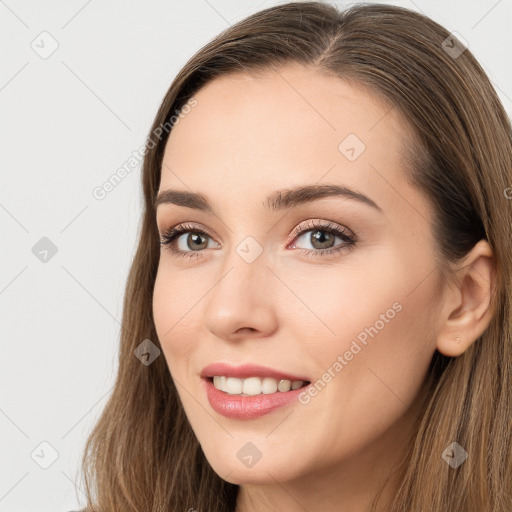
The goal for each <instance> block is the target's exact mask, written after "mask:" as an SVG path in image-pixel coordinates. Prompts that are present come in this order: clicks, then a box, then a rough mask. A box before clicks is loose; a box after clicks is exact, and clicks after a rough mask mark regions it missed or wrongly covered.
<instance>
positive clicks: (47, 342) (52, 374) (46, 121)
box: [0, 0, 512, 512]
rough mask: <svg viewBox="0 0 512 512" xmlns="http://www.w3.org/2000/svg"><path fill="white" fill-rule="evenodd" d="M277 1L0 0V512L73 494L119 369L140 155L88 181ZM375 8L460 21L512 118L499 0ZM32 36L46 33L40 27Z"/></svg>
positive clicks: (122, 158) (44, 507) (124, 153)
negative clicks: (201, 64) (120, 173)
mask: <svg viewBox="0 0 512 512" xmlns="http://www.w3.org/2000/svg"><path fill="white" fill-rule="evenodd" d="M277 3H283V2H275V1H264V2H262V1H258V0H254V1H250V0H244V1H235V0H194V1H188V2H186V3H185V2H183V3H178V2H171V1H168V2H163V1H157V0H151V1H142V0H136V1H130V2H126V1H125V2H121V1H114V0H106V1H105V0H103V1H99V0H89V1H87V0H72V1H70V0H68V1H64V0H61V1H57V0H53V1H46V2H36V1H35V0H32V1H25V2H22V1H19V0H5V1H0V16H1V28H0V38H1V42H2V45H1V51H2V54H1V62H2V66H1V70H0V100H1V107H2V110H1V124H0V126H1V130H2V133H1V141H2V144H1V168H0V169H1V173H2V186H1V188H0V221H1V226H2V236H3V243H2V250H1V254H2V258H1V265H0V303H1V308H2V322H1V324H0V325H1V335H2V338H1V342H2V354H1V357H0V365H1V368H0V376H1V387H0V389H1V403H0V431H1V433H2V436H1V440H2V443H1V447H2V448H1V450H2V451H1V455H0V460H1V465H2V466H1V473H0V511H9V512H25V511H36V510H37V511H38V512H67V511H69V510H77V509H78V508H79V507H81V506H83V505H84V504H85V500H84V496H83V493H82V490H81V489H80V488H79V487H78V486H77V485H76V483H78V482H79V479H78V471H79V462H80V458H81V455H82V449H83V444H84V441H85V438H86V436H87V434H88V433H89V431H90V429H91V428H92V426H93V424H94V423H95V421H96V420H97V418H98V417H99V414H100V412H101V409H102V407H103V405H104V404H105V402H106V399H107V396H108V395H109V393H110V391H111V389H112V385H113V382H114V376H115V372H116V370H117V346H118V341H119V331H120V329H119V321H120V319H121V314H122V310H121V307H122V299H123V294H124V285H125V280H126V277H127V272H128V269H129V264H130V261H131V258H132V255H133V253H134V249H135V242H136V235H137V230H138V222H139V216H140V213H141V204H142V195H141V189H140V165H139V166H138V167H137V168H136V169H134V170H133V171H132V172H131V173H130V174H129V175H128V176H127V177H126V178H125V179H124V180H123V181H122V182H121V183H120V184H119V185H118V186H117V187H116V188H115V189H114V190H113V191H111V192H110V193H108V194H107V196H106V197H105V198H104V199H103V200H101V201H100V200H97V199H95V198H94V197H93V195H92V190H93V189H94V188H95V187H97V186H101V185H102V184H103V183H104V182H105V181H106V180H107V179H108V178H109V176H110V175H111V174H112V173H114V172H115V171H116V170H117V169H118V168H119V167H120V166H121V165H123V163H124V162H126V161H127V159H128V158H129V157H130V156H131V155H132V153H133V152H134V151H136V150H138V149H139V148H140V147H141V145H142V144H144V141H145V138H146V136H147V135H148V132H149V129H150V125H151V123H152V120H153V117H154V116H155V114H156V111H157V108H158V106H159V104H160V101H161V100H162V98H163V96H164V94H165V92H166V90H167V88H168V86H169V85H170V83H171V81H172V79H173V77H174V76H175V74H176V73H177V72H178V70H179V69H180V68H181V67H182V66H183V65H184V64H185V62H186V61H187V60H188V59H189V57H190V56H191V55H192V54H193V53H194V52H195V51H196V50H198V49H199V48H200V47H201V46H203V45H204V44H205V43H207V42H208V41H209V40H210V39H211V38H212V37H214V36H215V35H216V34H217V33H219V32H220V31H221V30H223V29H224V28H227V27H228V25H230V24H233V23H234V22H236V21H238V20H240V19H241V18H244V17H246V16H247V15H249V14H251V13H252V12H254V11H256V10H259V9H261V8H264V7H268V6H271V5H275V4H277ZM383 3H390V4H394V5H401V6H404V7H408V8H411V9H415V10H420V11H423V12H424V13H425V14H426V15H428V16H430V17H432V18H433V19H434V20H436V21H438V22H440V23H441V24H443V25H444V26H445V27H446V28H447V29H449V30H450V31H455V32H458V33H459V34H460V35H461V36H462V37H463V38H464V39H465V40H466V41H467V42H468V43H469V48H470V50H471V51H472V52H473V53H474V54H475V56H476V57H477V58H478V59H479V61H480V63H481V64H482V65H483V67H484V69H485V70H486V71H487V73H488V74H489V77H490V78H491V80H492V81H493V83H494V84H495V87H496V89H497V91H498V93H499V95H500V97H501V99H502V101H503V103H504V105H505V108H506V110H507V112H508V113H509V115H510V113H511V112H512V99H511V98H512V71H511V69H512V68H511V66H510V62H511V59H510V50H511V49H512V0H499V1H497V0H490V1H476V0H474V1H472V2H467V1H457V2H447V1H445V0H443V1H440V0H436V1H421V0H415V1H414V2H413V1H410V0H408V1H403V2H383ZM338 5H348V4H347V3H341V2H338ZM45 31H46V32H48V33H49V34H50V35H51V36H47V35H43V36H40V34H41V33H42V32H45ZM41 38H46V39H44V42H41ZM52 38H53V39H54V40H55V41H56V42H57V43H58V48H57V50H56V51H55V52H54V53H53V54H52V55H51V56H49V57H48V58H46V59H43V58H41V57H40V56H39V54H38V53H36V51H34V50H33V49H32V47H31V45H35V46H36V47H37V45H39V48H40V50H39V51H42V47H43V45H44V48H46V50H48V49H49V48H51V44H52ZM33 41H34V43H33ZM57 43H54V44H57ZM511 185H512V184H511ZM42 237H47V238H49V239H50V240H51V241H52V242H53V244H55V246H56V247H57V253H56V254H55V255H54V256H53V257H51V258H50V259H49V260H48V261H47V262H42V261H40V260H39V259H38V258H37V257H36V256H35V255H34V254H33V252H32V248H33V246H34V245H35V244H36V243H37V242H38V241H39V240H40V239H41V238H42ZM42 442H46V443H49V444H50V445H51V446H52V447H53V449H54V450H56V452H57V453H58V457H57V458H56V460H55V461H54V462H53V463H52V464H51V465H50V466H49V467H48V468H47V469H43V468H41V467H40V465H38V463H36V461H38V462H39V464H45V463H46V464H49V463H50V462H52V458H51V454H52V449H51V448H49V447H48V445H46V444H44V445H40V443H42Z"/></svg>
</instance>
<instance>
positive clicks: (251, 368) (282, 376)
mask: <svg viewBox="0 0 512 512" xmlns="http://www.w3.org/2000/svg"><path fill="white" fill-rule="evenodd" d="M215 375H219V376H223V375H225V376H226V377H236V378H238V379H245V378H247V377H272V378H274V379H276V380H290V381H294V380H303V381H307V382H308V381H309V379H307V378H306V377H302V376H297V375H292V374H290V373H286V372H283V371H281V370H275V369H273V368H268V367H266V366H260V365H257V364H249V363H247V364H242V365H240V366H232V365H230V364H227V363H213V364H209V365H208V366H205V367H204V368H203V369H202V371H201V377H203V378H208V377H214V376H215Z"/></svg>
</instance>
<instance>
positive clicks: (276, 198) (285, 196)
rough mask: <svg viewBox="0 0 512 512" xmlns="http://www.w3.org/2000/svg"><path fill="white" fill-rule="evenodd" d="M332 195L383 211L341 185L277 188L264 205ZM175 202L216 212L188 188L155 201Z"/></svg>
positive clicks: (275, 206)
mask: <svg viewBox="0 0 512 512" xmlns="http://www.w3.org/2000/svg"><path fill="white" fill-rule="evenodd" d="M331 196H342V197H345V198H348V199H353V200H356V201H359V202H361V203H363V204H366V205H368V206H371V207H372V208H375V209H376V210H378V211H379V212H381V213H382V208H381V207H380V206H379V205H378V204H377V203H375V201H373V200H372V199H370V198H369V197H367V196H365V195H364V194H362V193H360V192H356V191H355V190H352V189H351V188H348V187H345V186H340V185H304V186H299V187H295V188H291V189H283V190H276V191H275V192H272V194H270V195H269V196H268V197H267V198H266V200H265V201H263V207H264V208H266V209H267V210H269V211H278V210H285V209H289V208H292V207H294V206H297V205H300V204H304V203H309V202H311V201H314V200H316V199H321V198H324V197H331ZM169 203H172V204H175V205H178V206H185V207H187V208H194V209H196V210H201V211H205V212H208V213H212V214H213V213H215V210H214V208H213V206H212V204H211V203H210V202H209V200H208V198H207V197H206V196H205V195H203V194H199V193H196V192H188V191H186V190H171V189H169V190H164V191H163V192H160V193H159V194H158V195H157V196H156V197H155V200H154V202H153V206H154V208H155V209H156V208H157V206H158V205H160V204H169Z"/></svg>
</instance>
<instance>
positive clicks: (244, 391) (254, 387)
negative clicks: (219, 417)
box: [213, 375, 306, 396]
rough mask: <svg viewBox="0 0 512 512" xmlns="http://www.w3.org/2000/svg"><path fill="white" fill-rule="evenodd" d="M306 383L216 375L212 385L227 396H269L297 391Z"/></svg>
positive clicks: (301, 381) (269, 378)
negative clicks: (277, 392) (278, 392)
mask: <svg viewBox="0 0 512 512" xmlns="http://www.w3.org/2000/svg"><path fill="white" fill-rule="evenodd" d="M305 383H306V381H303V380H294V381H289V380H285V379H281V380H279V381H277V379H273V378H272V377H265V378H263V379H261V378H260V377H248V378H247V379H237V378H236V377H225V376H224V375H216V376H215V377H213V385H214V386H215V387H216V388H217V389H219V390H220V391H224V392H225V393H228V394H229V395H242V396H254V395H260V394H261V393H263V394H265V395H269V394H271V393H275V392H276V391H277V390H279V391H280V392H282V393H286V392H287V391H290V389H299V388H301V387H302V386H304V384H305Z"/></svg>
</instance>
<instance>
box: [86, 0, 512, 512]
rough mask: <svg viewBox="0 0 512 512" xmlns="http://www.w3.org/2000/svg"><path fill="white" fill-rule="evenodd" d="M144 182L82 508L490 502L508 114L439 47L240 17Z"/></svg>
mask: <svg viewBox="0 0 512 512" xmlns="http://www.w3.org/2000/svg"><path fill="white" fill-rule="evenodd" d="M142 182H143V190H144V200H145V210H144V214H143V219H142V229H141V232H140V238H139V245H138V250H137V253H136V256H135V259H134V261H133V264H132V268H131V272H130V275H129V279H128V283H127V288H126V294H125V303H124V315H123V329H122V338H121V349H120V359H119V362H120V365H119V373H118V376H117V381H116V385H115V389H114V391H113V394H112V396H111V398H110V400H109V403H108V404H107V406H106V407H105V410H104V411H103V414H102V417H101V418H100V420H99V422H98V424H97V425H96V427H95V429H94V431H93V432H92V434H91V436H90V438H89V440H88V443H87V446H86V451H85V454H84V460H83V465H84V467H83V469H84V475H85V483H86V489H87V495H88V506H87V510H90V511H92V510H97V511H109V512H114V511H128V510H133V511H140V512H142V511H144V512H147V511H157V510H158V511H163V510H169V511H171V510H172V511H175V510H176V511H183V510H189V511H192V510H197V511H203V510H208V511H235V510H236V511H238V512H251V511H256V510H258V511H267V510H269V511H270V510H287V511H288V510H289V511H294V510H308V511H310V512H313V511H315V510H344V511H347V510H350V511H353V512H363V511H364V512H366V511H370V510H380V511H386V512H389V511H393V512H399V511H400V512H405V511H407V512H410V511H412V510H414V511H416V512H426V511H436V512H441V511H452V510H463V511H465V512H469V511H475V512H477V511H478V512H483V511H486V512H487V511H489V512H490V511H493V512H505V511H507V512H509V511H510V510H512V499H511V491H512V478H511V474H510V471H509V468H510V466H511V463H512V460H511V459H512V457H511V437H510V431H511V429H510V426H511V420H510V418H511V391H512V388H511V380H510V377H511V371H512V367H511V330H510V328H511V317H510V315H511V310H510V304H511V287H510V284H511V268H512V265H511V260H510V251H509V248H510V246H511V244H512V237H511V232H510V221H511V219H512V215H511V209H510V208H511V203H510V201H509V200H508V196H509V195H510V194H508V193H507V191H509V190H510V188H509V187H510V186H511V183H512V136H511V126H510V122H509V120H508V118H507V116H506V114H505V112H504V109H503V107H502V105H501V104H500V101H499V99H498V97H497V95H496V93H495V91H494V90H493V88H492V86H491V84H490V82H489V80H488V78H487V77H486V75H485V73H484V72H483V71H482V69H481V67H480V66H479V65H478V63H477V62H476V60H475V58H474V57H473V56H472V54H471V52H470V51H469V50H468V49H467V48H466V47H465V45H464V44H463V43H461V42H460V41H458V40H457V39H456V38H455V37H453V36H452V35H451V34H450V33H449V32H448V31H447V30H445V29H444V28H442V27H441V26H439V25H438V24H436V23H435V22H433V21H432V20H430V19H428V18H426V17H425V16H422V15H421V14H418V13H416V12H413V11H409V10H406V9H402V8H398V7H391V6H384V5H360V6H353V7H351V8H349V9H347V10H345V11H343V12H339V11H338V10H337V9H336V8H335V7H333V6H330V5H327V4H322V3H315V2H300V3H289V4H284V5H280V6H277V7H272V8H269V9H265V10H263V11H260V12H258V13H256V14H254V15H252V16H250V17H248V18H247V19H245V20H242V21H241V22H239V23H237V24H236V25H234V26H232V27H230V28H229V29H228V30H226V31H225V32H223V33H222V34H220V35H219V36H218V37H216V38H215V39H214V40H213V41H212V42H211V43H209V44H208V45H206V46H205V47H203V48H202V49H200V50H199V51H198V52H197V53H196V54H195V55H194V56H193V57H192V58H191V59H190V60H189V62H188V63H187V64H186V65H185V67H184V68H183V69H182V70H181V71H180V73H179V74H178V76H177V77H176V79H175V80H174V82H173V83H172V85H171V87H170V89H169V91H168V93H167V94H166V96H165V98H164V100H163V102H162V104H161V107H160V109H159V111H158V113H157V115H156V118H155V121H154V123H153V126H152V130H151V134H150V136H149V138H148V142H147V152H146V154H145V160H144V167H143V177H142ZM317 256H322V257H321V258H320V257H317Z"/></svg>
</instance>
